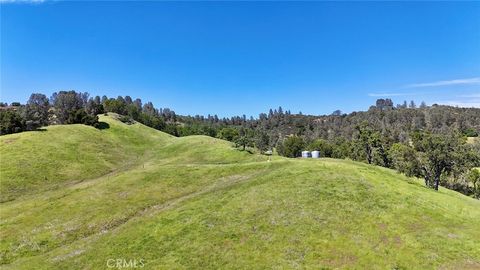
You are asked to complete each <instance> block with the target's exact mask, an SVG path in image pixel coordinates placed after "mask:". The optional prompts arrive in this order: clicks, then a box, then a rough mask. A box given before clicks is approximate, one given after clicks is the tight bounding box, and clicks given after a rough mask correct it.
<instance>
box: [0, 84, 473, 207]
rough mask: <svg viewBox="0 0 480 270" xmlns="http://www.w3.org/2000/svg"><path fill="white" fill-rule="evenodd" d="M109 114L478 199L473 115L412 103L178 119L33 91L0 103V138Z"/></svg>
mask: <svg viewBox="0 0 480 270" xmlns="http://www.w3.org/2000/svg"><path fill="white" fill-rule="evenodd" d="M108 112H113V113H117V114H119V115H121V116H120V117H119V120H121V121H122V122H124V123H127V124H131V123H134V122H135V121H138V122H140V123H143V124H145V125H147V126H149V127H152V128H155V129H158V130H161V131H164V132H167V133H169V134H172V135H175V136H188V135H208V136H212V137H217V138H221V139H225V140H228V141H231V142H232V143H233V145H234V146H235V147H237V148H239V149H240V150H245V151H259V152H261V153H263V154H271V153H273V152H276V153H278V154H279V155H282V156H286V157H292V158H295V157H299V156H300V154H301V151H302V150H318V151H320V153H321V156H322V157H332V158H349V159H352V160H358V161H364V162H367V163H370V164H375V165H379V166H384V167H388V168H393V169H396V170H398V171H399V172H401V173H404V174H406V175H408V176H417V177H422V178H424V179H425V185H426V186H428V187H431V188H434V189H438V186H439V185H442V186H444V187H447V188H450V189H454V190H457V191H460V192H462V193H464V194H466V195H470V196H473V197H477V198H479V197H480V187H479V185H480V171H479V169H476V168H477V167H480V143H479V140H478V139H475V138H477V137H478V135H479V133H480V109H478V108H458V107H451V106H443V105H432V106H427V105H426V104H425V103H424V102H421V103H420V105H419V106H417V105H416V104H415V102H414V101H410V102H409V103H407V102H406V101H404V102H403V103H402V104H397V105H394V103H393V101H392V100H391V99H378V100H377V101H376V104H374V105H372V106H371V107H370V108H369V109H368V110H367V111H361V112H352V113H349V114H345V113H342V112H341V111H340V110H337V111H335V112H333V113H332V114H330V115H322V116H313V115H303V114H301V113H297V114H294V113H291V112H290V111H289V110H284V109H283V108H282V107H279V108H276V109H270V111H269V112H268V113H261V114H260V115H259V116H258V117H257V118H253V117H250V118H247V117H246V116H245V115H242V116H234V117H228V118H225V117H223V118H219V117H218V116H217V115H208V116H201V115H195V116H183V115H177V114H176V113H175V111H173V110H171V109H168V108H163V109H162V108H155V107H154V105H153V104H152V103H151V102H146V103H143V102H142V100H141V99H138V98H137V99H132V98H131V97H130V96H125V97H122V96H118V97H117V98H109V97H107V96H103V97H100V96H96V97H89V94H88V93H82V92H75V91H59V92H56V93H54V94H53V95H52V96H51V97H50V98H47V97H46V96H45V95H44V94H40V93H34V94H32V95H31V96H30V98H29V100H28V102H27V103H26V104H20V103H18V102H14V103H11V104H6V103H0V125H1V126H0V134H1V135H4V134H10V133H17V132H22V131H29V130H36V129H39V128H41V127H42V126H47V125H55V124H79V123H80V124H86V125H91V126H94V127H97V128H101V127H102V123H100V122H98V116H97V115H99V114H103V113H108Z"/></svg>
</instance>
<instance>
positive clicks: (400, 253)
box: [0, 116, 480, 269]
mask: <svg viewBox="0 0 480 270" xmlns="http://www.w3.org/2000/svg"><path fill="white" fill-rule="evenodd" d="M101 121H104V122H107V123H108V124H109V125H110V128H109V129H104V130H95V129H93V128H91V127H85V126H79V125H73V126H56V127H49V128H48V129H47V131H45V132H26V133H21V134H15V135H7V136H3V137H1V138H0V143H1V144H0V150H1V152H0V153H1V159H2V160H1V161H2V162H1V167H0V169H1V171H0V172H1V187H2V192H1V195H2V199H3V202H2V204H1V211H0V260H1V261H0V262H1V263H2V268H5V269H52V268H53V269H106V268H107V260H108V259H125V260H130V259H132V260H133V259H137V260H140V259H142V260H144V262H145V267H144V269H219V268H221V269H265V268H268V269H271V268H277V269H285V268H287V269H288V268H291V269H295V268H325V269H336V268H346V269H478V268H480V223H479V220H480V202H479V201H478V200H474V199H471V198H468V197H466V196H463V195H461V194H459V193H456V192H453V191H450V190H446V189H441V190H440V191H439V192H435V191H433V190H430V189H427V188H425V187H423V186H422V183H421V181H419V180H417V179H413V178H407V177H405V176H402V175H400V174H397V173H395V172H394V171H392V170H389V169H385V168H381V167H375V166H370V165H367V164H362V163H357V162H352V161H344V160H334V159H320V160H298V159H297V160H292V159H285V158H281V157H277V156H274V157H273V161H272V162H268V161H267V158H266V157H264V156H260V155H251V154H248V153H246V152H241V151H237V150H235V149H233V148H232V147H231V145H230V143H228V142H225V141H222V140H217V139H213V138H210V137H205V136H191V137H183V138H174V137H171V136H169V135H166V134H164V133H161V132H158V131H155V130H152V129H149V128H147V127H144V126H142V125H140V124H135V125H130V126H129V125H125V124H122V123H120V122H118V121H116V120H114V119H113V118H111V117H105V116H101ZM44 144H46V145H47V146H44ZM40 149H48V152H47V153H44V152H43V151H41V150H40ZM37 155H40V158H37V159H34V158H33V156H37ZM24 163H28V164H29V166H24V165H23V164H24ZM43 175H46V176H47V178H46V179H45V178H44V177H38V176H43ZM17 186H19V187H18V188H17Z"/></svg>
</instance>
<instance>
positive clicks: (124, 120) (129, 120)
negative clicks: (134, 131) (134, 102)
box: [118, 115, 135, 125]
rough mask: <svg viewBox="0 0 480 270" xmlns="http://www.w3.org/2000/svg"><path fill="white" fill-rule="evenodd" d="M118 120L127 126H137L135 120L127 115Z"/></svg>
mask: <svg viewBox="0 0 480 270" xmlns="http://www.w3.org/2000/svg"><path fill="white" fill-rule="evenodd" d="M118 120H120V122H122V123H125V124H127V125H132V124H135V120H133V118H131V117H130V116H127V115H120V116H119V117H118Z"/></svg>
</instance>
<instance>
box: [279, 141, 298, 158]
mask: <svg viewBox="0 0 480 270" xmlns="http://www.w3.org/2000/svg"><path fill="white" fill-rule="evenodd" d="M304 147H305V142H304V141H303V139H302V138H301V137H298V136H290V137H287V138H285V139H284V140H283V142H281V143H279V144H278V145H277V152H278V154H280V155H281V156H284V157H291V158H295V157H299V156H301V154H302V151H303V149H304Z"/></svg>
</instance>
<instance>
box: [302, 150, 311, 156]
mask: <svg viewBox="0 0 480 270" xmlns="http://www.w3.org/2000/svg"><path fill="white" fill-rule="evenodd" d="M309 157H312V155H311V154H310V151H302V158H309Z"/></svg>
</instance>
